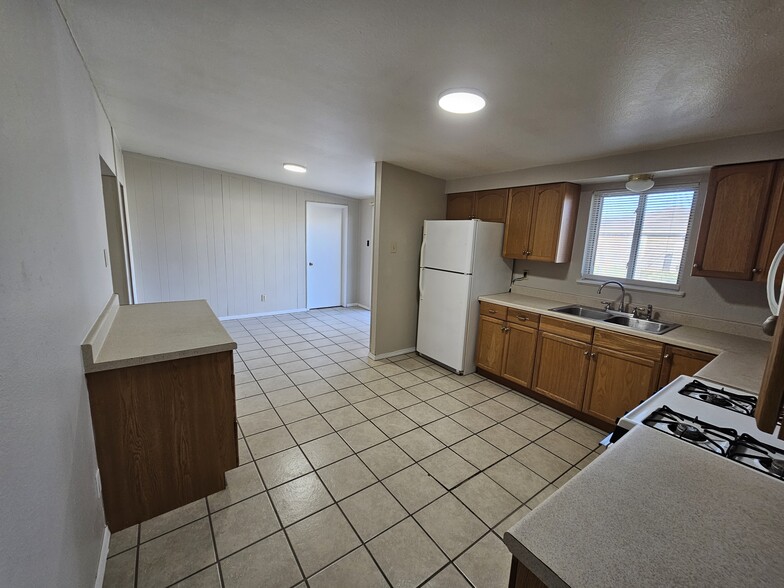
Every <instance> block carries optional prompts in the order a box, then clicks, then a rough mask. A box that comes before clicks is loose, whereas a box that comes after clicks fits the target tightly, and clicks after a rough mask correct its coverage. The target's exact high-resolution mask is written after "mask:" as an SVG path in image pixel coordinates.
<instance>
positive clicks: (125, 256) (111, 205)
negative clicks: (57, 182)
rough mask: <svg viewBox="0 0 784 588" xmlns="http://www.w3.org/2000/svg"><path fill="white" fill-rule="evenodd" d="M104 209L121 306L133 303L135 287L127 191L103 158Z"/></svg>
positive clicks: (114, 283) (115, 286)
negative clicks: (131, 259) (126, 204)
mask: <svg viewBox="0 0 784 588" xmlns="http://www.w3.org/2000/svg"><path fill="white" fill-rule="evenodd" d="M99 159H100V164H101V186H102V188H103V210H104V215H105V217H106V240H107V243H108V245H109V251H108V262H109V265H110V267H111V272H112V287H113V289H114V292H115V293H116V294H117V296H118V298H119V302H120V304H133V303H134V296H133V289H132V288H131V284H132V276H131V262H130V251H131V249H130V244H129V243H128V217H127V214H126V213H127V209H126V206H125V191H124V187H123V185H122V184H120V183H119V182H118V181H117V176H115V175H114V173H113V172H112V170H111V168H109V166H108V165H106V163H105V162H104V160H103V158H100V157H99Z"/></svg>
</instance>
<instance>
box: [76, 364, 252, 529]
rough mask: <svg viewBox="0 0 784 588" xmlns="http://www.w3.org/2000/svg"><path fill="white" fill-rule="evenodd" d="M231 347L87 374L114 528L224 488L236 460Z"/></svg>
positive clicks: (108, 510)
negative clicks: (182, 357)
mask: <svg viewBox="0 0 784 588" xmlns="http://www.w3.org/2000/svg"><path fill="white" fill-rule="evenodd" d="M233 369H234V368H233V360H232V352H231V351H225V352H220V353H213V354H209V355H199V356H196V357H188V358H184V359H175V360H170V361H162V362H157V363H150V364H144V365H139V366H133V367H128V368H119V369H114V370H107V371H99V372H92V373H88V374H87V386H88V390H89V399H90V412H91V415H92V423H93V432H94V435H95V449H96V453H97V457H98V467H99V469H100V472H101V486H102V488H103V501H104V512H105V514H106V521H107V524H108V525H109V530H110V531H112V532H115V531H119V530H121V529H125V528H126V527H129V526H131V525H133V524H135V523H139V522H141V521H145V520H148V519H150V518H152V517H155V516H157V515H159V514H162V513H164V512H168V511H170V510H172V509H175V508H177V507H179V506H183V505H185V504H188V503H189V502H193V501H194V500H197V499H199V498H204V497H205V496H208V495H209V494H212V493H214V492H218V491H219V490H222V489H223V488H225V487H226V479H225V475H224V473H225V472H226V471H227V470H230V469H233V468H236V467H237V466H238V465H239V464H238V453H237V437H236V429H235V426H236V408H235V401H234V386H233V378H234V375H233Z"/></svg>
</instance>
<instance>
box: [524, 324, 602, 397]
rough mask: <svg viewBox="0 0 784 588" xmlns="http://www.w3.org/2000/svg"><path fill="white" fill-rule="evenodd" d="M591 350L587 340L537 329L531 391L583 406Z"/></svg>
mask: <svg viewBox="0 0 784 588" xmlns="http://www.w3.org/2000/svg"><path fill="white" fill-rule="evenodd" d="M590 350H591V345H590V344H589V343H583V342H582V341H577V340H574V339H569V338H567V337H563V336H561V335H555V334H553V333H547V332H540V333H539V340H538V344H537V350H536V369H535V372H536V375H535V376H534V387H533V390H535V391H536V392H539V393H541V394H544V395H545V396H549V397H550V398H552V399H554V400H557V401H558V402H562V403H563V404H565V405H567V406H570V407H572V408H576V409H578V410H580V409H582V407H583V397H584V395H585V382H586V377H587V374H588V367H589V363H590V361H589V359H590V358H589V355H590Z"/></svg>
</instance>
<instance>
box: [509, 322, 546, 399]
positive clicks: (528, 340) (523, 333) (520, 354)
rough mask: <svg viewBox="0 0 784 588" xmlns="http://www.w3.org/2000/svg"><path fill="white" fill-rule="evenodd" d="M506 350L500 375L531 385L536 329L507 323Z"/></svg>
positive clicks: (526, 385)
mask: <svg viewBox="0 0 784 588" xmlns="http://www.w3.org/2000/svg"><path fill="white" fill-rule="evenodd" d="M507 329H509V330H508V331H507V332H506V350H505V352H504V363H503V369H502V371H501V376H503V377H504V378H506V379H507V380H511V381H512V382H515V383H517V384H520V385H521V386H525V387H526V388H531V387H532V386H533V383H534V382H533V380H534V378H533V376H534V360H535V359H536V339H537V334H538V331H537V330H536V329H533V328H531V327H524V326H521V325H516V324H513V323H507Z"/></svg>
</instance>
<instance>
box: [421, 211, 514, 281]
mask: <svg viewBox="0 0 784 588" xmlns="http://www.w3.org/2000/svg"><path fill="white" fill-rule="evenodd" d="M478 222H479V221H473V220H466V221H455V220H450V221H425V229H424V234H423V237H422V239H423V242H422V256H421V259H420V264H419V265H420V267H428V268H433V269H440V270H445V271H448V272H457V273H460V274H470V273H473V258H474V241H475V237H476V226H477V224H478ZM499 253H500V251H499Z"/></svg>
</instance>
